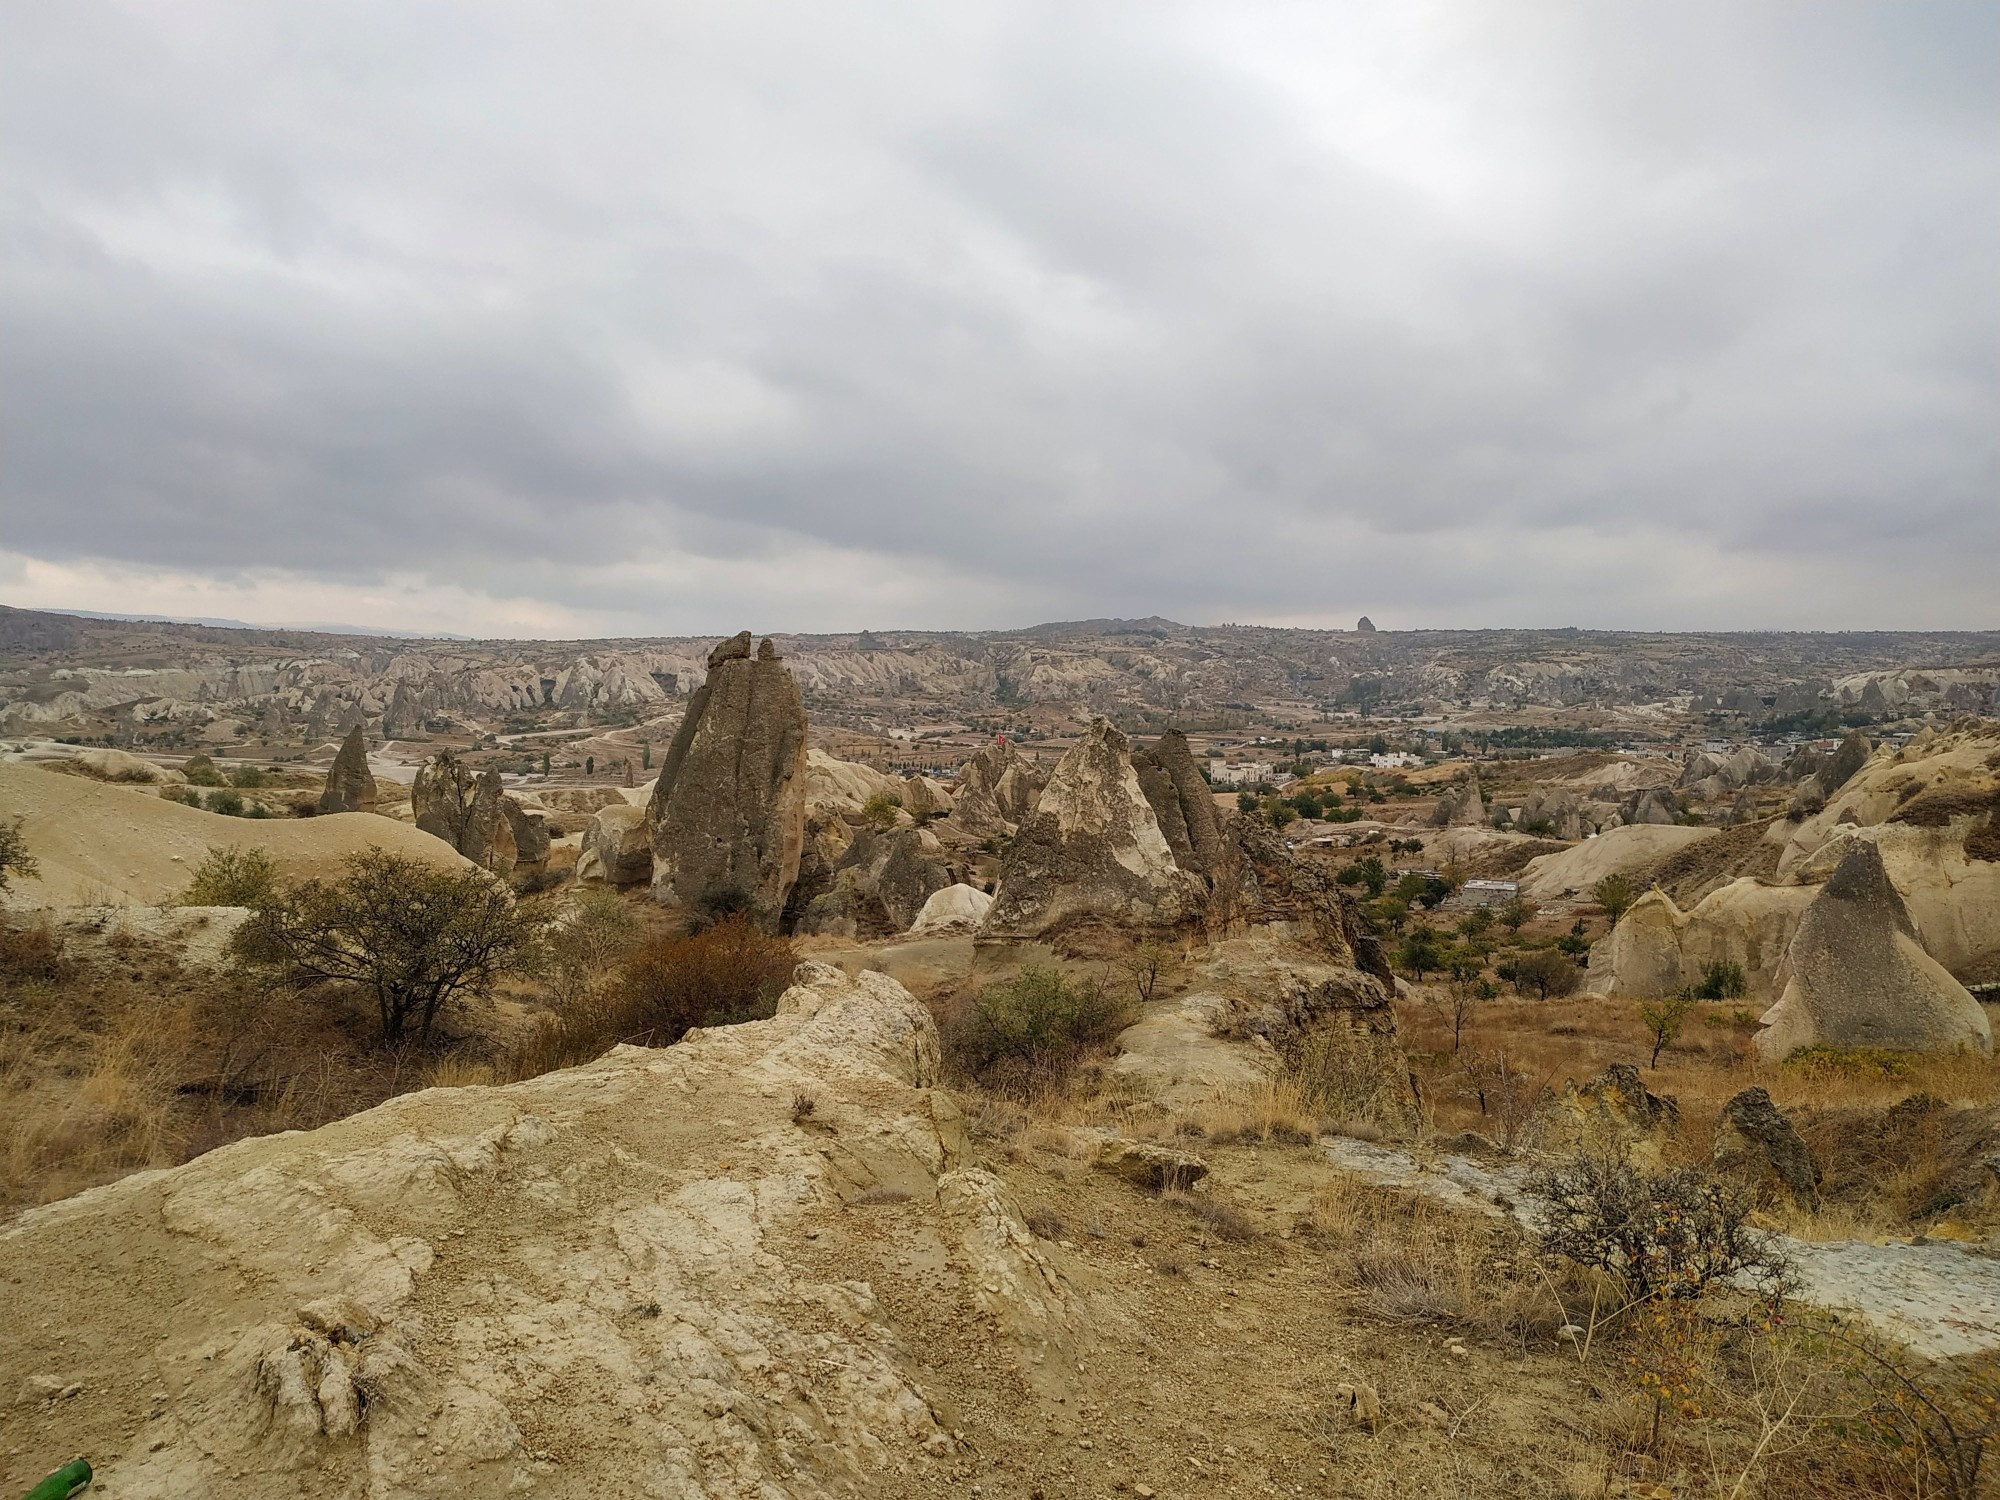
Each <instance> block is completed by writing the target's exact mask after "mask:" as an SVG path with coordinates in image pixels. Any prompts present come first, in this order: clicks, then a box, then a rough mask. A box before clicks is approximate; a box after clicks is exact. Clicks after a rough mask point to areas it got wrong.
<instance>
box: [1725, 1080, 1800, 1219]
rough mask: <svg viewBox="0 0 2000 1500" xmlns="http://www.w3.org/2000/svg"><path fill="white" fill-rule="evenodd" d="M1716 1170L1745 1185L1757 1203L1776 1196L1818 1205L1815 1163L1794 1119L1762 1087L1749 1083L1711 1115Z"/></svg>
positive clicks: (1796, 1202) (1766, 1201) (1798, 1203)
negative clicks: (1787, 1116) (1793, 1126)
mask: <svg viewBox="0 0 2000 1500" xmlns="http://www.w3.org/2000/svg"><path fill="white" fill-rule="evenodd" d="M1711 1159H1712V1162H1713V1165H1714V1167H1715V1172H1716V1175H1717V1176H1719V1177H1723V1178H1726V1179H1728V1180H1730V1181H1733V1182H1736V1183H1738V1184H1739V1185H1741V1186H1743V1187H1745V1188H1748V1189H1749V1190H1750V1191H1751V1193H1753V1194H1754V1195H1755V1196H1756V1198H1757V1199H1758V1201H1759V1202H1761V1203H1770V1202H1771V1201H1773V1200H1774V1199H1776V1198H1778V1197H1779V1196H1781V1195H1782V1196H1784V1197H1787V1198H1790V1199H1791V1200H1792V1202H1793V1203H1795V1204H1797V1205H1798V1206H1799V1207H1800V1208H1814V1207H1817V1206H1818V1204H1819V1178H1820V1173H1819V1168H1818V1166H1817V1165H1815V1164H1814V1162H1813V1157H1812V1152H1811V1151H1810V1150H1809V1149H1807V1147H1806V1143H1805V1142H1804V1141H1803V1140H1801V1139H1800V1138H1799V1133H1798V1131H1796V1130H1794V1129H1793V1128H1792V1122H1791V1121H1790V1120H1788V1119H1786V1118H1785V1117H1784V1115H1783V1114H1782V1113H1780V1112H1779V1110H1778V1107H1777V1106H1776V1105H1775V1104H1773V1103H1772V1102H1771V1096H1770V1094H1769V1093H1767V1092H1766V1091H1765V1090H1763V1089H1761V1088H1748V1089H1745V1090H1743V1092H1742V1093H1740V1094H1738V1095H1736V1096H1735V1097H1734V1098H1732V1099H1731V1100H1730V1101H1729V1102H1728V1103H1727V1104H1725V1105H1723V1106H1722V1112H1721V1113H1720V1114H1719V1115H1717V1116H1716V1118H1715V1147H1714V1151H1713V1154H1712V1158H1711Z"/></svg>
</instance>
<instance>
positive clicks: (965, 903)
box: [910, 885, 993, 937]
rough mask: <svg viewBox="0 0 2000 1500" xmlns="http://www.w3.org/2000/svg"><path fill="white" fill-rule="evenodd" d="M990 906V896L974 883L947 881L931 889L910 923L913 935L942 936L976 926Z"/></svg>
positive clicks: (970, 929) (984, 918)
mask: <svg viewBox="0 0 2000 1500" xmlns="http://www.w3.org/2000/svg"><path fill="white" fill-rule="evenodd" d="M992 907H993V898H992V897H991V896H989V895H987V894H986V892H984V891H982V890H981V889H979V887H978V886H976V885H948V886H946V887H945V888H944V889H943V890H941V891H932V892H931V894H930V896H929V897H928V899H926V900H925V902H924V909H923V910H922V911H920V912H918V913H917V920H916V921H915V922H913V923H911V924H910V933H911V935H912V936H920V937H945V936H947V935H950V934H953V933H969V932H973V931H975V930H977V928H978V926H979V924H980V923H981V922H983V921H985V920H986V913H987V912H988V911H990V910H991V909H992Z"/></svg>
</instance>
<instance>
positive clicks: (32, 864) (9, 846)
mask: <svg viewBox="0 0 2000 1500" xmlns="http://www.w3.org/2000/svg"><path fill="white" fill-rule="evenodd" d="M25 821H26V819H25V818H13V819H10V820H9V821H7V822H4V823H0V891H4V890H6V889H7V884H8V881H9V880H11V879H12V878H13V877H14V876H16V875H20V876H23V877H24V878H26V879H29V880H34V879H37V878H39V877H40V875H41V870H42V867H41V865H40V864H38V863H37V862H36V860H35V856H34V855H32V854H30V853H29V852H28V836H27V835H26V834H25V833H23V832H22V831H21V827H22V824H23V823H24V822H25Z"/></svg>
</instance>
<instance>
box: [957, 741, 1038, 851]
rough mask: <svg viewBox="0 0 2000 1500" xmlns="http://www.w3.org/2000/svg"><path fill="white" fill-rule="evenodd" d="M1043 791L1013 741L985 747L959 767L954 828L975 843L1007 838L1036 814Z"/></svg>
mask: <svg viewBox="0 0 2000 1500" xmlns="http://www.w3.org/2000/svg"><path fill="white" fill-rule="evenodd" d="M1040 795H1041V787H1040V785H1039V784H1038V783H1037V782H1036V780H1035V774H1034V771H1033V770H1032V769H1031V768H1030V767H1029V766H1028V765H1027V763H1026V762H1024V761H1023V760H1022V759H1021V752H1020V751H1018V750H1016V749H1015V748H1014V745H1013V742H1012V741H1010V740H1001V741H1000V742H999V743H997V744H992V745H988V746H986V747H985V748H984V749H982V750H980V751H979V752H978V753H977V754H975V755H974V756H973V757H972V758H971V759H970V760H968V761H967V762H966V763H965V764H964V765H963V766H961V767H959V771H958V783H957V787H956V790H955V791H954V793H953V795H952V812H951V822H952V827H953V828H954V829H956V830H957V831H958V832H960V833H962V834H964V835H965V836H966V837H968V838H972V839H992V838H1004V837H1006V836H1007V835H1009V834H1011V833H1013V832H1014V830H1015V829H1016V828H1017V827H1019V826H1020V824H1021V823H1022V822H1023V821H1025V820H1026V819H1027V818H1028V816H1029V815H1030V814H1031V813H1032V812H1033V811H1034V808H1035V802H1036V800H1037V799H1038V798H1039V797H1040Z"/></svg>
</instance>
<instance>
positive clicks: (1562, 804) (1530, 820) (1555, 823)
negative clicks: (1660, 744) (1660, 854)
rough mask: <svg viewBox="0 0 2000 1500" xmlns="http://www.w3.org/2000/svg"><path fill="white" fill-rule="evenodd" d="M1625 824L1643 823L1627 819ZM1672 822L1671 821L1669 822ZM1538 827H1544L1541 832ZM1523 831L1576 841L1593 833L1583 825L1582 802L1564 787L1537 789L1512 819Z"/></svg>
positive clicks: (1529, 795)
mask: <svg viewBox="0 0 2000 1500" xmlns="http://www.w3.org/2000/svg"><path fill="white" fill-rule="evenodd" d="M1625 821H1626V822H1628V823H1630V822H1635V821H1642V820H1637V819H1632V818H1627V819H1626V820H1625ZM1669 821H1671V819H1670V820H1669ZM1540 825H1546V829H1545V830H1543V829H1542V828H1541V826H1540ZM1514 826H1515V827H1517V828H1519V829H1522V830H1523V831H1525V832H1529V833H1534V832H1537V831H1545V832H1546V835H1547V836H1548V837H1550V838H1558V839H1569V840H1576V839H1580V838H1582V837H1583V836H1584V835H1585V834H1586V833H1590V832H1592V831H1593V830H1592V829H1590V828H1588V827H1586V826H1585V825H1584V818H1583V800H1582V799H1581V798H1580V797H1578V796H1577V795H1576V793H1575V792H1572V791H1570V790H1569V789H1568V788H1567V787H1547V788H1537V789H1536V790H1534V791H1532V792H1530V793H1529V794H1528V800H1527V801H1526V802H1524V803H1522V804H1521V809H1520V811H1519V812H1518V813H1516V814H1515V817H1514Z"/></svg>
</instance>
